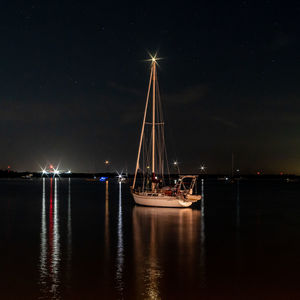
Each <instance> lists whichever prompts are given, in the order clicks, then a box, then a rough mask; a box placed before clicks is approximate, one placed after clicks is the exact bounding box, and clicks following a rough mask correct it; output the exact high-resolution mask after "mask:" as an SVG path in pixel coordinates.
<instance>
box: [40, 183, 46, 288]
mask: <svg viewBox="0 0 300 300" xmlns="http://www.w3.org/2000/svg"><path fill="white" fill-rule="evenodd" d="M40 239H41V241H40V285H41V290H42V291H45V290H46V284H47V266H46V263H47V223H46V192H45V178H43V193H42V211H41V234H40Z"/></svg>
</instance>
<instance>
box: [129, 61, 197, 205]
mask: <svg viewBox="0 0 300 300" xmlns="http://www.w3.org/2000/svg"><path fill="white" fill-rule="evenodd" d="M150 61H151V71H150V80H149V85H148V91H147V97H146V106H145V111H144V117H143V124H142V130H141V136H140V142H139V148H138V155H137V162H136V168H135V174H134V179H133V184H132V186H131V193H132V196H133V198H134V201H135V202H136V203H137V204H139V205H144V206H161V207H189V206H191V205H192V204H193V203H194V202H197V201H199V200H200V199H201V196H200V195H197V194H195V193H194V191H195V190H196V187H197V184H196V181H197V176H195V175H184V176H180V177H179V179H178V181H177V182H176V184H175V185H173V186H172V185H167V184H166V176H165V174H164V173H165V172H164V171H165V169H168V162H167V154H166V153H167V152H166V147H165V137H164V125H165V123H164V121H163V115H162V109H161V101H160V96H159V87H158V80H157V71H156V69H157V58H156V56H154V57H151V59H150ZM151 91H152V101H151V100H150V98H151V97H150V93H151ZM149 100H150V101H149ZM168 173H169V172H168ZM169 181H171V179H170V178H169ZM138 184H139V186H138Z"/></svg>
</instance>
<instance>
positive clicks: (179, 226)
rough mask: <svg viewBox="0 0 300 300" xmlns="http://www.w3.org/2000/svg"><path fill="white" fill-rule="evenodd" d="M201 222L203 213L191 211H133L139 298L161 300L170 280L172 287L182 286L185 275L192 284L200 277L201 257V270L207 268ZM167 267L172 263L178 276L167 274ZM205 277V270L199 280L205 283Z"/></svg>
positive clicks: (149, 209)
mask: <svg viewBox="0 0 300 300" xmlns="http://www.w3.org/2000/svg"><path fill="white" fill-rule="evenodd" d="M201 221H202V218H201V212H200V211H199V210H193V209H191V208H182V209H177V208H156V207H142V206H135V207H134V208H133V213H132V223H133V239H134V265H135V268H136V270H135V272H136V274H135V278H136V288H137V294H138V295H140V296H142V297H143V298H146V299H161V298H162V294H161V286H162V284H165V283H166V282H168V281H169V280H170V279H169V278H171V277H174V282H173V284H174V285H175V286H176V284H177V285H178V284H182V282H178V281H180V279H179V277H180V276H182V274H184V276H185V280H188V279H191V280H192V281H193V280H194V276H198V277H199V274H198V275H197V274H196V269H197V270H198V266H197V261H198V260H199V258H200V262H199V265H200V268H201V269H203V268H205V264H204V261H203V260H204V259H205V255H202V254H203V253H204V251H205V249H204V240H203V241H202V239H204V232H203V231H201V226H202V225H203V224H202V223H201ZM199 229H200V230H199ZM174 237H175V239H174ZM198 239H200V240H201V244H200V245H201V246H200V249H198V250H200V253H199V252H198V250H197V249H196V248H195V247H194V245H195V244H196V243H197V240H198ZM198 242H199V241H198ZM168 264H172V269H174V270H176V271H175V272H178V273H177V274H176V273H175V274H172V273H169V271H166V270H167V269H166V268H165V266H166V265H168ZM196 267H197V268H196ZM204 276H205V271H204V270H203V272H201V278H198V281H199V282H202V283H203V282H205V278H204ZM177 280H178V281H177ZM174 288H175V289H176V287H174Z"/></svg>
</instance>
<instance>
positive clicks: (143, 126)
mask: <svg viewBox="0 0 300 300" xmlns="http://www.w3.org/2000/svg"><path fill="white" fill-rule="evenodd" d="M152 74H153V67H151V73H150V79H149V85H148V92H147V100H146V106H145V112H144V118H143V125H142V130H141V137H140V144H139V150H138V156H137V160H136V167H135V173H134V179H133V184H132V189H134V187H135V182H136V175H137V171H138V169H139V162H140V155H141V148H142V141H143V137H144V129H145V121H146V115H147V108H148V102H149V95H150V88H151V82H152Z"/></svg>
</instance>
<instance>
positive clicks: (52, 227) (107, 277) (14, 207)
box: [0, 179, 300, 299]
mask: <svg viewBox="0 0 300 300" xmlns="http://www.w3.org/2000/svg"><path fill="white" fill-rule="evenodd" d="M201 186H202V192H203V195H204V202H202V203H201V204H199V205H196V206H195V207H194V208H192V209H191V208H187V209H170V208H147V207H138V206H135V205H134V204H133V200H132V198H131V196H130V193H129V188H128V186H127V185H126V184H122V185H119V184H118V183H113V182H110V183H109V184H105V183H100V182H88V181H84V180H69V179H61V180H59V179H56V180H55V179H53V180H51V179H44V180H43V179H40V180H32V181H31V180H28V181H25V180H24V181H21V180H2V181H0V195H1V197H0V199H1V200H0V211H1V219H0V222H1V223H0V225H1V226H0V238H1V243H0V255H1V256H0V257H1V265H0V280H1V286H0V287H1V291H0V293H1V299H39V298H40V299H100V298H102V299H123V298H124V299H183V298H184V299H297V298H299V297H300V288H299V277H300V184H297V183H280V182H260V183H259V182H240V183H239V184H237V183H236V184H226V183H221V182H205V183H202V184H201V182H200V183H199V189H201ZM201 206H202V207H201Z"/></svg>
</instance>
